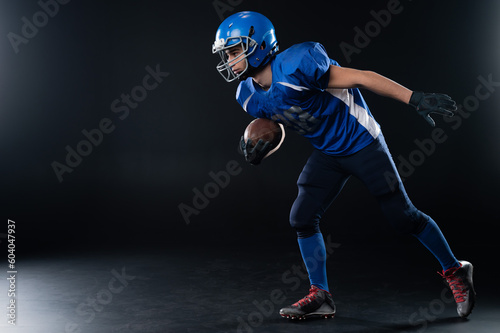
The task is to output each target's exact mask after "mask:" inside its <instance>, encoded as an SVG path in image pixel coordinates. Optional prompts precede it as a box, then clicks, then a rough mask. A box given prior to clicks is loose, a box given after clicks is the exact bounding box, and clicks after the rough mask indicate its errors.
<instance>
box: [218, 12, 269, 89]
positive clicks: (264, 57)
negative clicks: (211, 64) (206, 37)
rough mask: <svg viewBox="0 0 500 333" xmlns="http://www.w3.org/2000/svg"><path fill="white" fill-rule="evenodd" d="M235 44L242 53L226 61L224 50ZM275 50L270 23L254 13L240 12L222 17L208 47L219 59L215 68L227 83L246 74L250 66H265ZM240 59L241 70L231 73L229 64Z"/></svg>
mask: <svg viewBox="0 0 500 333" xmlns="http://www.w3.org/2000/svg"><path fill="white" fill-rule="evenodd" d="M236 45H241V47H242V49H243V52H242V53H241V54H240V55H238V57H236V58H235V59H233V60H232V61H231V62H229V60H228V57H227V54H226V50H228V49H230V48H232V47H234V46H236ZM277 51H278V41H277V40H276V33H275V31H274V26H273V24H272V23H271V21H270V20H269V19H268V18H267V17H265V16H264V15H262V14H259V13H256V12H240V13H236V14H233V15H231V16H229V17H228V18H227V19H225V20H224V22H222V23H221V25H220V26H219V29H218V30H217V33H216V35H215V42H214V44H213V46H212V52H213V53H219V55H220V57H221V59H222V60H221V62H220V63H219V64H218V65H217V70H218V71H219V73H220V74H221V75H222V77H223V78H224V79H225V80H226V81H227V82H232V81H234V80H236V79H239V78H240V77H241V76H242V75H244V76H243V77H245V76H247V75H248V72H249V70H251V69H258V68H259V67H263V66H265V65H266V64H267V63H268V62H269V61H270V60H271V59H272V57H273V55H274V54H276V52H277ZM240 61H245V62H246V66H245V70H244V71H242V72H240V73H238V74H235V73H234V72H233V71H232V70H231V67H232V66H234V65H235V64H237V63H239V62H240ZM245 73H246V75H245Z"/></svg>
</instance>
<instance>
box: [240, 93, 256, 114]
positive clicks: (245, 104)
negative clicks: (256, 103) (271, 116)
mask: <svg viewBox="0 0 500 333" xmlns="http://www.w3.org/2000/svg"><path fill="white" fill-rule="evenodd" d="M253 94H255V93H252V94H251V95H250V96H248V98H247V99H246V101H245V103H243V110H245V112H248V111H247V106H248V102H250V98H252V96H253Z"/></svg>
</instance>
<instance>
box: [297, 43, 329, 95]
mask: <svg viewBox="0 0 500 333" xmlns="http://www.w3.org/2000/svg"><path fill="white" fill-rule="evenodd" d="M300 48H301V50H300V49H299V50H298V52H297V53H298V54H297V55H296V57H295V59H294V62H295V66H296V67H295V66H294V67H295V70H294V73H290V74H291V75H292V76H293V77H295V78H296V79H297V80H299V82H298V83H300V84H299V85H300V86H305V87H308V88H312V89H317V90H323V89H326V88H328V81H329V73H330V64H331V63H332V61H331V60H330V58H329V57H328V54H327V53H326V50H325V48H324V46H323V45H321V44H319V43H313V42H308V43H303V44H301V45H300Z"/></svg>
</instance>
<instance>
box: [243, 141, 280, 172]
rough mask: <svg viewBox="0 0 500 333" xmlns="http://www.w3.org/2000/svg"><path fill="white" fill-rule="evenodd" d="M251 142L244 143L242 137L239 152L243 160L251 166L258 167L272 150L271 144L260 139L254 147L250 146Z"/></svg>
mask: <svg viewBox="0 0 500 333" xmlns="http://www.w3.org/2000/svg"><path fill="white" fill-rule="evenodd" d="M251 142H252V141H251V140H250V139H248V140H247V141H246V142H245V139H244V138H243V136H242V137H241V140H240V150H241V151H242V152H243V154H244V155H245V160H246V161H247V162H249V163H250V164H253V165H259V164H260V162H261V161H262V160H263V159H264V157H265V156H266V155H267V153H269V151H270V150H271V149H272V145H271V142H269V141H264V140H262V139H260V140H259V141H258V142H257V144H256V145H255V146H252V144H251Z"/></svg>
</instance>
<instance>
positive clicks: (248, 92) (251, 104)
mask: <svg viewBox="0 0 500 333" xmlns="http://www.w3.org/2000/svg"><path fill="white" fill-rule="evenodd" d="M250 80H252V79H251V78H248V79H246V80H245V81H243V82H240V84H239V85H238V89H237V90H236V101H238V103H239V104H240V105H241V107H242V108H243V110H245V112H246V113H248V114H249V115H251V116H253V117H255V118H264V117H265V114H264V113H263V112H262V110H261V108H260V106H259V101H258V99H257V98H255V97H254V95H255V91H254V90H253V89H251V81H250Z"/></svg>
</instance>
